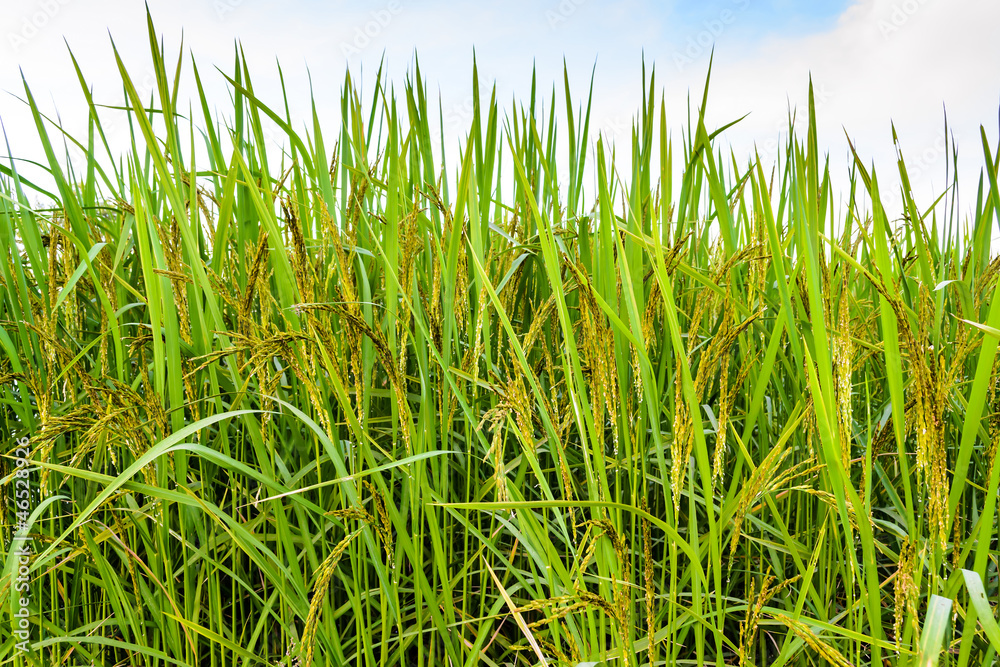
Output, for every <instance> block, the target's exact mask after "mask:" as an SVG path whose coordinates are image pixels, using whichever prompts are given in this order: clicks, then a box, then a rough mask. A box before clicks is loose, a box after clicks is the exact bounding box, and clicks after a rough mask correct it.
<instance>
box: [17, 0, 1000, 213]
mask: <svg viewBox="0 0 1000 667" xmlns="http://www.w3.org/2000/svg"><path fill="white" fill-rule="evenodd" d="M95 6H99V7H100V8H101V11H95ZM149 6H150V8H151V11H152V13H153V17H154V20H155V23H156V26H157V30H158V31H159V32H160V33H161V34H162V36H163V39H164V40H165V43H166V45H167V50H168V52H171V53H176V51H177V48H178V46H179V44H180V38H181V35H182V34H183V36H184V40H185V41H184V43H185V49H186V50H189V51H191V52H192V53H193V54H194V56H195V58H196V59H197V61H198V63H199V66H200V69H201V71H202V74H203V77H204V78H206V80H207V81H208V82H209V92H210V95H212V96H213V98H214V99H216V100H217V101H218V103H219V105H220V107H223V108H224V107H225V106H226V103H227V102H228V94H227V90H226V85H225V82H224V81H223V79H222V77H221V76H220V75H219V74H218V73H217V72H215V71H214V69H213V68H212V65H219V66H220V67H222V68H223V69H225V70H228V69H230V68H231V66H232V61H233V46H234V43H235V41H236V40H239V41H240V42H241V43H242V44H243V46H244V48H245V50H246V53H247V57H248V59H249V60H250V65H251V71H252V72H253V73H254V75H255V76H256V81H255V86H256V88H257V91H258V92H259V93H260V94H261V95H262V96H263V97H264V99H266V100H271V101H272V102H274V103H278V102H279V100H280V97H279V89H278V85H277V76H276V71H277V70H276V67H275V61H276V59H277V60H279V61H280V62H281V64H282V67H283V70H284V74H285V79H286V82H287V84H288V87H289V93H290V102H291V105H292V113H293V115H294V116H295V117H297V118H300V119H301V120H302V121H303V122H305V121H306V120H307V119H308V117H309V116H308V113H309V90H308V73H309V72H311V74H312V80H313V84H314V91H315V95H316V101H317V104H318V105H319V108H320V112H321V114H322V116H323V117H324V118H329V119H330V121H329V122H330V124H333V123H335V122H336V116H337V114H338V113H339V111H338V109H339V102H338V100H339V94H340V87H341V84H342V82H343V76H344V70H345V67H350V68H351V69H352V70H353V71H354V72H355V73H358V72H361V71H362V70H363V71H365V72H370V73H374V70H375V68H376V67H377V66H378V64H379V62H380V61H381V59H382V57H383V56H384V57H385V58H386V60H387V63H388V67H389V72H390V75H391V76H392V78H393V80H395V81H397V82H401V81H402V80H403V77H404V76H405V75H406V73H407V71H408V70H409V69H410V68H412V62H413V54H414V52H417V53H419V57H420V62H421V69H422V71H423V74H424V76H425V78H426V79H427V81H428V84H429V86H430V88H431V90H432V91H440V95H441V100H442V106H443V109H444V113H445V116H446V119H447V120H446V127H445V133H446V135H447V139H448V142H449V143H451V144H453V145H457V142H458V141H459V140H460V139H461V137H462V136H463V132H464V131H465V130H466V129H467V125H468V122H469V121H470V120H471V113H470V112H471V97H470V84H471V64H472V53H473V48H475V52H476V55H477V60H478V64H479V69H480V77H481V79H482V80H483V81H484V83H489V82H492V81H495V82H496V85H497V90H498V95H499V97H500V99H501V101H504V102H505V103H506V104H507V105H509V100H510V99H512V98H521V99H523V98H524V97H525V96H526V95H527V92H528V89H529V86H530V82H531V73H532V68H533V67H534V68H536V70H537V76H538V81H539V83H540V85H541V87H542V90H545V91H546V92H548V91H550V90H551V86H552V85H553V84H559V83H560V82H561V77H562V66H563V60H564V59H565V60H566V62H567V63H568V66H569V71H570V78H571V82H572V84H573V89H574V92H575V93H576V94H577V95H579V96H583V95H584V94H585V91H586V86H587V85H588V83H589V79H590V75H591V70H592V68H593V66H594V64H595V62H596V64H597V70H596V74H595V93H594V115H593V129H594V130H595V131H601V132H603V133H604V134H605V135H606V136H607V137H608V138H609V139H611V140H614V139H617V140H620V141H627V138H628V136H629V127H630V124H631V119H632V118H633V117H634V114H635V113H636V109H637V108H638V106H639V104H640V103H641V95H642V88H641V86H642V80H641V64H642V59H643V58H645V60H646V62H647V65H649V66H652V65H654V64H655V66H656V71H657V95H658V96H659V95H661V94H662V95H663V98H664V99H665V100H666V103H667V110H668V125H669V126H670V127H671V128H672V130H674V131H679V130H680V129H681V125H682V124H683V123H684V122H685V121H686V100H687V95H688V92H689V91H691V92H692V96H693V97H694V98H696V99H699V98H700V92H701V88H702V85H703V83H704V78H705V72H706V69H707V66H708V59H709V53H710V52H711V50H712V49H713V48H714V49H715V63H714V67H713V75H712V89H711V94H710V100H709V112H708V119H709V122H710V124H715V125H721V124H722V123H725V122H728V121H730V120H733V119H734V118H736V117H738V116H741V115H743V114H745V113H749V114H750V115H749V116H748V118H747V119H746V120H745V121H743V122H742V123H740V124H739V125H738V126H736V127H735V128H733V129H731V130H728V131H727V132H726V133H725V134H724V135H722V137H721V138H720V139H721V141H722V144H721V145H727V144H728V145H729V146H731V147H732V150H733V151H734V152H735V154H736V155H737V157H738V158H740V159H741V160H743V159H746V158H747V157H749V155H750V154H751V153H752V152H753V151H754V150H755V149H756V150H757V151H759V152H760V153H761V154H762V156H763V157H764V158H765V159H768V158H771V159H773V157H774V156H775V155H776V146H777V140H778V138H779V136H780V133H781V132H782V130H783V128H784V126H785V120H786V118H787V113H788V110H789V108H790V107H796V108H798V109H800V110H801V109H804V104H805V99H806V90H807V86H808V80H809V76H810V75H812V77H813V81H814V83H815V86H816V90H817V106H818V112H819V118H820V144H821V145H823V146H825V147H827V149H828V150H829V151H830V155H831V166H832V167H833V169H834V170H835V173H834V176H835V178H837V179H843V178H845V177H846V168H847V155H848V149H847V142H846V139H845V134H844V133H845V130H846V131H847V133H849V134H850V136H851V137H852V139H853V140H854V142H855V145H856V146H857V147H858V149H859V152H860V153H861V154H862V155H865V156H868V157H871V158H872V159H873V160H874V162H875V164H876V165H877V166H878V167H879V168H880V169H882V170H883V171H886V172H889V173H890V174H891V172H892V171H893V170H894V168H895V164H894V162H895V160H894V158H895V152H894V147H893V145H892V139H891V132H890V121H892V122H895V124H896V128H897V130H898V131H899V133H900V137H901V140H902V143H903V148H904V153H905V154H906V155H907V156H908V158H910V159H911V160H913V161H914V167H915V168H916V169H915V171H917V172H918V173H917V174H916V178H914V179H913V180H914V182H915V188H916V189H918V190H919V191H920V192H922V193H925V194H924V195H923V200H924V201H925V202H928V203H929V201H931V200H932V199H933V197H934V196H936V194H935V193H936V192H938V191H939V190H940V188H941V187H942V186H943V176H944V160H945V155H946V151H945V150H943V149H942V148H941V147H942V145H943V139H942V136H941V132H942V126H943V112H942V109H943V108H945V107H946V108H947V110H948V118H949V123H950V130H951V131H953V132H954V135H955V138H956V139H957V140H958V142H959V147H960V155H961V160H962V163H961V165H962V166H961V171H960V176H966V177H967V179H968V181H969V182H968V184H967V185H966V186H964V190H965V197H966V199H968V200H969V201H972V199H973V197H974V193H975V185H976V182H975V181H976V179H977V178H978V172H979V166H980V165H981V163H982V158H981V156H982V147H981V143H980V138H979V125H980V124H983V125H985V127H986V130H987V134H988V136H989V137H990V139H991V141H992V143H993V144H994V145H995V144H996V143H997V132H998V128H997V110H998V104H1000V2H996V0H949V1H946V0H851V1H834V0H820V1H818V2H793V1H791V0H709V1H707V2H684V1H681V0H674V1H673V2H653V1H651V0H623V1H620V2H608V1H606V0H539V1H528V0H504V1H501V0H481V1H478V2H454V1H452V2H446V1H444V0H362V1H357V0H355V1H352V2H348V1H347V0H334V1H332V2H319V1H318V0H287V1H286V2H282V3H273V2H265V1H264V0H149ZM109 31H110V34H111V35H112V36H113V37H114V39H115V43H116V44H117V45H118V48H119V50H120V52H121V53H122V55H123V58H124V59H125V62H126V64H127V66H128V68H129V70H130V72H132V74H133V76H134V78H135V79H137V80H138V81H139V82H140V83H141V82H142V81H143V80H144V79H148V76H149V70H148V64H147V63H148V45H147V41H146V26H145V9H144V5H143V3H142V2H137V1H136V0H103V1H102V2H101V3H100V4H99V5H98V4H97V3H93V2H86V1H85V0H5V11H4V12H3V14H2V15H0V90H5V91H13V92H15V93H17V94H23V93H22V91H23V89H22V86H21V82H20V73H19V68H23V70H24V73H25V75H26V77H27V78H28V81H29V83H30V84H31V86H32V91H33V93H34V95H35V96H36V98H38V99H39V100H40V101H41V103H42V105H43V107H44V108H45V109H46V110H47V111H50V112H53V113H55V112H58V113H59V114H60V115H61V117H62V119H63V121H64V122H65V124H66V127H67V128H68V129H69V130H70V131H71V132H79V133H82V132H84V131H85V127H86V125H85V123H86V110H85V109H84V108H83V107H82V104H83V97H82V95H81V93H80V91H79V84H78V83H77V82H76V77H75V74H74V72H73V69H72V65H71V63H70V60H69V58H68V56H67V55H66V48H65V46H64V44H63V39H64V38H65V39H66V40H67V42H68V43H69V44H70V46H71V47H72V48H73V50H74V53H75V54H76V55H77V57H78V59H79V60H80V62H81V65H82V67H83V69H84V73H85V74H86V76H87V78H88V81H89V82H90V83H91V85H92V86H93V88H94V95H95V98H96V99H97V100H98V102H104V103H107V104H116V103H120V101H121V89H120V85H118V84H117V83H116V81H117V72H116V70H115V66H114V59H113V55H112V52H111V49H110V41H109V37H108V33H109ZM307 66H308V70H307ZM185 83H186V84H190V78H188V79H187V80H186V82H185ZM0 119H2V120H3V123H4V126H5V127H6V129H7V133H8V137H9V138H10V140H11V144H12V147H13V152H14V153H16V154H20V155H32V154H34V155H37V152H35V153H33V151H37V150H38V147H37V146H36V145H34V143H33V139H32V129H31V125H30V118H29V117H28V115H27V113H26V110H25V109H24V108H23V105H21V104H20V103H19V102H18V101H17V100H15V99H14V98H13V97H11V96H9V95H6V94H4V95H0ZM454 156H455V151H454V150H453V151H451V155H450V156H449V157H452V158H453V157H454ZM966 172H967V173H966Z"/></svg>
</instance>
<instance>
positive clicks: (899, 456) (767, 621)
mask: <svg viewBox="0 0 1000 667" xmlns="http://www.w3.org/2000/svg"><path fill="white" fill-rule="evenodd" d="M150 36H151V41H150V43H151V49H152V53H153V60H154V65H155V71H156V82H157V86H156V89H155V90H154V93H153V95H152V99H151V100H144V99H140V97H139V94H138V93H137V92H136V89H135V86H134V85H133V82H132V80H131V79H130V78H129V76H128V73H127V71H126V67H125V66H124V64H123V63H121V61H119V68H120V70H121V75H122V83H123V86H124V90H125V91H126V95H127V100H128V106H129V108H130V110H129V111H128V112H127V118H128V123H129V127H130V128H131V132H132V137H133V143H132V147H133V148H132V150H131V152H130V153H129V154H128V155H126V156H124V158H122V159H118V160H116V159H98V158H97V157H95V156H96V155H103V154H107V155H108V158H111V155H110V153H111V151H110V149H109V148H108V144H107V142H106V140H105V132H104V123H106V122H107V120H106V119H107V117H108V115H109V114H114V113H115V112H114V111H109V110H107V109H104V108H100V107H99V106H97V105H95V104H93V103H92V104H91V107H90V131H89V132H88V136H87V138H86V140H84V141H80V142H78V141H76V140H75V139H74V138H72V137H66V136H63V135H61V134H60V133H59V132H58V129H54V128H55V126H54V125H53V124H51V123H50V122H48V121H47V119H45V118H44V117H43V116H42V115H41V113H40V112H39V111H38V108H37V106H36V105H35V102H34V99H33V98H32V96H31V94H30V91H29V90H28V88H27V87H26V88H25V96H26V98H25V99H26V102H27V104H28V105H30V108H31V111H32V112H33V113H34V116H35V119H36V120H37V127H38V134H39V137H40V138H41V140H42V142H43V144H44V147H45V151H46V154H47V158H48V162H47V165H46V169H47V171H48V175H49V176H50V177H51V178H50V179H49V182H51V184H52V185H51V186H49V185H47V184H46V183H44V182H43V181H42V179H37V180H38V184H35V183H32V182H29V181H28V180H25V178H24V177H23V176H22V175H21V174H20V173H19V171H18V169H19V164H20V163H19V162H17V161H15V160H10V161H8V162H7V164H6V165H4V166H2V167H0V170H2V176H0V235H2V238H3V257H2V261H0V265H2V266H0V269H2V288H0V350H2V351H0V405H2V411H0V419H2V428H3V430H4V433H5V437H6V441H5V445H4V453H5V454H8V456H5V457H3V458H2V459H0V478H2V480H3V484H4V485H3V496H4V505H3V507H4V509H3V512H2V514H0V516H2V517H3V540H4V541H3V544H4V549H5V554H6V557H5V558H4V569H3V578H2V579H0V606H2V611H0V659H2V662H3V664H13V665H29V664H30V665H79V664H97V665H143V666H147V665H149V666H154V665H155V666H161V665H162V666H166V665H206V666H209V665H210V666H212V667H215V666H219V667H221V666H223V665H252V664H268V665H307V664H315V665H346V664H352V665H365V666H370V667H375V666H379V667H381V666H386V665H393V666H395V665H428V666H429V665H479V664H484V665H535V664H540V663H541V664H547V665H576V664H579V663H584V664H593V662H595V661H606V662H607V663H608V664H614V665H630V666H638V665H646V664H670V665H678V664H681V665H695V664H714V665H720V666H721V665H743V666H747V665H803V666H805V665H819V664H833V665H849V664H853V665H918V664H919V665H933V664H949V665H980V664H989V663H991V662H992V661H993V660H994V658H995V656H996V651H997V649H998V648H1000V628H998V627H997V623H996V621H995V620H994V612H993V609H992V607H991V604H993V603H995V602H997V600H998V597H1000V590H998V580H997V547H996V541H995V540H996V537H997V520H996V509H997V498H998V482H1000V467H998V466H994V465H993V463H994V458H995V455H996V451H997V443H998V442H1000V428H998V427H1000V418H998V417H997V415H998V409H997V403H998V400H1000V398H998V396H997V391H996V390H997V383H996V359H997V343H998V336H1000V306H998V305H997V303H998V301H997V300H996V299H994V296H995V295H996V293H997V292H998V290H1000V281H998V277H1000V274H998V267H1000V262H998V261H997V260H996V259H995V257H994V255H995V252H994V251H993V249H992V248H991V245H990V244H991V236H992V226H993V224H994V220H996V219H997V218H996V215H997V213H998V212H1000V189H998V187H997V180H996V171H997V161H998V156H997V155H996V154H994V153H993V151H992V149H991V148H990V146H989V145H988V142H987V140H986V136H985V134H984V135H983V149H984V164H985V171H984V174H985V175H984V177H983V179H982V180H981V182H980V187H979V193H978V197H977V200H976V205H975V209H974V210H973V211H972V212H971V213H970V214H969V217H968V218H967V219H965V218H962V219H960V218H959V217H958V214H957V212H956V210H955V206H954V192H953V191H950V192H949V193H948V194H947V196H946V197H944V198H943V199H942V200H939V201H938V202H934V205H932V206H930V207H929V208H926V209H925V208H921V207H920V206H918V204H917V203H916V202H915V201H914V200H913V198H912V196H911V194H910V188H909V186H908V180H907V175H906V168H905V162H904V161H903V160H902V159H900V161H899V174H898V176H899V182H901V183H902V186H901V188H900V191H901V194H902V201H903V207H902V209H901V210H888V211H887V210H885V209H884V208H883V206H882V203H881V202H882V197H881V196H880V190H879V185H878V179H877V177H876V175H875V174H874V173H871V172H870V171H869V170H867V169H866V168H865V166H864V162H863V160H862V159H860V158H858V159H857V160H856V162H855V166H854V168H853V169H852V170H851V172H850V173H849V174H845V175H844V182H845V184H846V185H847V186H849V192H850V199H849V204H848V205H847V206H846V207H843V208H840V207H836V206H835V202H834V200H835V198H834V185H833V181H835V180H836V179H837V178H838V177H839V176H838V175H836V174H830V173H829V170H828V169H827V168H826V167H825V166H824V165H825V159H824V158H823V157H822V155H821V153H820V148H819V146H818V145H817V138H816V129H815V128H816V122H815V112H814V108H813V105H812V103H810V105H809V109H808V123H807V128H806V131H805V133H804V135H805V139H804V140H801V139H795V138H793V139H791V140H790V141H789V142H788V144H787V147H786V151H785V153H784V155H783V157H782V160H781V161H780V163H779V167H778V168H777V169H775V170H773V171H772V170H771V169H770V168H769V167H768V168H767V169H766V170H765V167H764V166H763V165H761V164H760V163H759V162H758V161H757V160H750V161H748V162H745V163H741V162H740V161H739V160H738V159H735V158H732V159H725V158H723V156H722V155H721V154H719V153H717V152H716V150H715V149H713V140H714V139H715V136H716V134H717V132H714V131H712V130H711V129H710V128H707V127H706V126H705V122H704V106H705V100H704V99H703V100H702V104H701V106H700V107H699V112H700V113H699V114H697V115H696V116H695V122H693V123H692V126H691V127H690V128H689V129H688V130H687V131H686V132H685V133H683V134H681V135H679V142H680V143H679V145H675V144H674V143H673V142H672V141H671V140H670V138H669V135H668V132H667V123H668V120H667V118H666V116H665V112H664V108H663V106H662V103H661V105H660V106H659V107H658V106H657V104H656V102H655V100H654V92H653V91H654V90H655V86H654V80H653V77H652V76H650V77H649V78H648V79H645V81H646V86H645V87H644V91H643V102H642V107H641V110H640V112H639V114H638V118H637V120H636V123H635V126H634V132H633V135H632V140H631V143H630V144H629V145H624V146H622V145H619V146H618V147H617V153H614V152H612V151H611V149H610V147H609V146H608V145H606V144H605V143H604V142H603V140H602V139H600V138H598V139H597V141H596V142H595V141H594V137H593V136H592V135H591V134H589V133H588V122H589V116H590V100H589V99H588V100H587V101H586V106H585V107H584V106H577V104H578V103H577V102H574V99H575V98H574V97H573V96H572V95H571V93H570V90H569V85H568V82H567V83H566V85H565V91H564V95H562V94H561V95H559V97H558V98H557V96H556V94H555V92H553V94H552V98H551V101H550V102H548V101H547V102H546V105H545V106H546V108H547V109H548V110H551V109H556V108H560V107H561V105H562V103H563V99H562V98H563V97H564V98H565V114H557V116H558V121H556V120H554V119H553V118H552V114H551V113H546V114H545V119H544V122H543V119H542V116H543V114H541V113H540V107H541V106H542V104H541V102H540V99H541V98H540V97H536V95H535V93H534V86H533V88H532V90H533V92H532V96H531V99H530V100H529V102H528V103H527V104H526V105H524V106H520V105H519V106H517V107H516V108H511V109H509V110H507V111H506V112H503V111H502V110H501V109H500V108H499V107H498V105H497V103H496V100H495V98H494V99H490V100H489V101H488V102H487V100H486V98H485V97H481V95H480V90H479V85H478V81H477V82H476V83H475V85H474V89H473V95H474V99H475V104H474V113H473V119H472V123H471V128H470V129H469V131H468V134H467V135H463V137H462V138H463V146H462V151H461V155H460V156H459V158H460V165H461V166H460V168H459V170H458V171H457V172H456V173H448V172H447V171H446V170H445V168H444V167H443V166H442V165H444V164H447V162H446V161H445V159H444V156H443V155H442V151H443V146H442V145H436V142H434V141H432V138H431V137H432V134H431V128H432V127H433V126H434V125H438V126H441V125H443V123H441V120H440V119H441V115H440V110H439V109H435V108H433V106H432V105H429V104H428V100H427V95H426V90H425V87H424V83H423V81H422V78H421V74H420V71H419V69H416V70H415V72H414V76H413V78H412V79H411V80H409V81H407V82H406V85H405V87H403V88H402V89H401V91H400V92H397V93H394V92H393V91H392V90H391V89H389V88H388V87H387V82H386V81H385V80H384V77H383V75H382V74H381V73H380V74H379V76H378V77H377V79H376V81H375V87H374V90H373V91H372V93H371V95H370V97H369V96H366V97H365V98H364V99H362V97H361V95H360V93H359V89H358V87H357V86H356V85H355V82H354V81H352V79H351V78H350V77H348V78H347V79H346V80H345V83H344V89H343V91H344V92H343V106H342V124H341V125H340V127H339V128H337V129H336V133H335V135H334V136H333V139H332V140H331V139H330V136H329V135H327V136H324V134H323V131H322V130H321V122H320V121H321V120H322V119H319V118H318V117H314V118H313V121H312V126H311V130H310V131H303V132H299V131H297V130H295V129H293V128H295V127H298V126H299V124H300V123H299V121H297V120H295V119H292V118H290V117H289V116H288V114H287V113H285V112H282V111H281V109H282V108H287V102H285V103H283V104H284V106H283V107H282V106H280V105H279V106H277V107H269V106H267V104H266V103H265V102H264V101H261V100H259V99H258V98H257V97H256V96H255V95H254V92H253V86H252V84H251V79H250V73H249V71H248V70H247V68H246V66H245V63H244V62H243V61H242V60H241V59H238V60H237V65H236V67H235V70H234V71H233V73H232V77H231V78H230V84H231V89H232V94H233V106H232V108H231V109H230V110H229V113H228V116H227V117H226V119H225V120H223V121H217V120H216V118H215V115H214V111H213V108H212V107H211V106H210V103H209V100H207V99H206V96H205V95H204V94H203V93H202V94H201V95H200V97H198V98H196V104H197V105H198V106H197V107H195V109H194V115H195V116H196V118H192V117H191V113H192V112H191V110H189V109H178V108H177V106H178V92H177V91H178V87H177V85H176V77H177V76H178V75H179V73H180V72H181V71H182V67H181V64H177V65H176V69H175V66H174V65H171V66H169V67H168V66H167V63H166V62H165V59H164V57H163V56H162V54H161V51H160V46H159V43H158V41H157V39H156V38H155V33H154V31H153V28H152V26H150ZM185 71H186V70H185ZM175 72H176V73H175ZM191 74H193V76H194V79H195V81H196V83H197V85H198V89H199V91H200V90H201V89H202V88H201V79H200V78H199V74H198V70H197V69H196V68H193V66H192V69H191ZM80 80H81V85H82V86H83V89H84V91H85V92H86V93H87V95H88V100H89V99H91V98H90V93H89V89H88V87H87V85H86V83H85V80H84V78H83V76H82V75H81V77H80ZM567 81H568V80H567ZM706 97H707V96H706ZM557 99H558V102H557ZM574 108H576V110H575V111H574ZM314 116H315V115H314ZM557 123H558V128H559V133H560V135H561V136H560V137H559V139H558V141H557ZM265 126H274V127H277V128H279V130H280V133H281V134H282V136H283V140H284V143H285V145H286V146H287V149H286V150H285V151H284V152H281V154H280V155H278V154H276V149H275V144H273V143H272V142H267V141H265ZM441 131H442V132H443V131H444V128H443V127H441ZM793 137H794V134H793ZM73 145H76V146H77V147H78V148H80V149H82V150H83V151H84V152H85V153H86V155H87V156H89V157H88V159H87V160H86V161H85V162H83V163H81V162H80V161H75V162H74V161H71V163H70V164H67V161H66V160H65V159H64V157H65V156H64V155H62V154H63V153H64V152H66V150H67V148H66V147H72V146H73ZM60 146H62V147H63V148H62V149H60V148H59V147H60ZM269 146H270V148H269ZM566 147H568V155H566V154H565V150H566ZM615 155H617V161H618V162H617V164H616V158H615V157H614V156H615ZM196 156H199V157H198V159H197V160H196ZM587 158H591V159H590V160H589V161H588V160H587ZM622 160H628V164H627V165H623V164H622V162H621V161H622ZM196 162H197V164H196ZM623 166H625V167H627V169H626V171H627V173H629V174H630V176H629V181H628V182H623V180H622V179H620V178H619V176H618V173H619V171H620V169H621V168H622V167H623ZM675 166H680V168H679V169H677V170H676V171H677V173H680V177H679V178H678V177H677V176H676V173H675ZM591 175H592V178H591ZM895 181H896V178H895V176H894V177H893V182H895ZM585 182H586V185H587V187H584V185H585ZM591 182H592V185H591ZM48 189H51V192H49V191H48ZM846 189H847V188H846V187H845V190H846ZM39 202H41V203H39ZM22 438H23V439H25V440H19V439H22ZM19 442H20V443H22V444H23V445H24V447H23V449H22V450H21V451H20V453H18V452H17V451H16V448H18V447H19V444H18V443H19ZM25 471H26V472H25ZM24 479H27V480H28V483H27V485H25V484H20V485H19V484H18V481H19V480H24ZM22 488H28V489H29V491H30V492H29V493H26V494H21V495H18V494H17V491H18V489H22ZM22 500H24V502H22ZM24 543H27V544H30V545H31V554H30V555H29V556H26V557H24V558H23V559H22V557H21V555H19V554H20V551H18V549H16V548H15V546H17V545H22V544H24ZM18 548H19V547H18ZM20 581H26V582H27V584H26V586H24V587H23V588H22V587H21V586H20V584H19V583H18V582H20ZM25 601H26V602H25ZM24 617H26V618H27V619H28V620H27V621H26V625H27V627H28V628H29V635H30V643H31V644H32V645H33V646H32V650H31V652H29V653H25V652H23V651H22V650H21V648H22V647H23V645H20V644H19V641H20V640H19V636H18V635H16V634H15V633H14V630H16V629H17V628H19V627H22V625H21V618H24ZM939 657H940V660H941V662H940V663H939V662H938V660H939Z"/></svg>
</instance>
